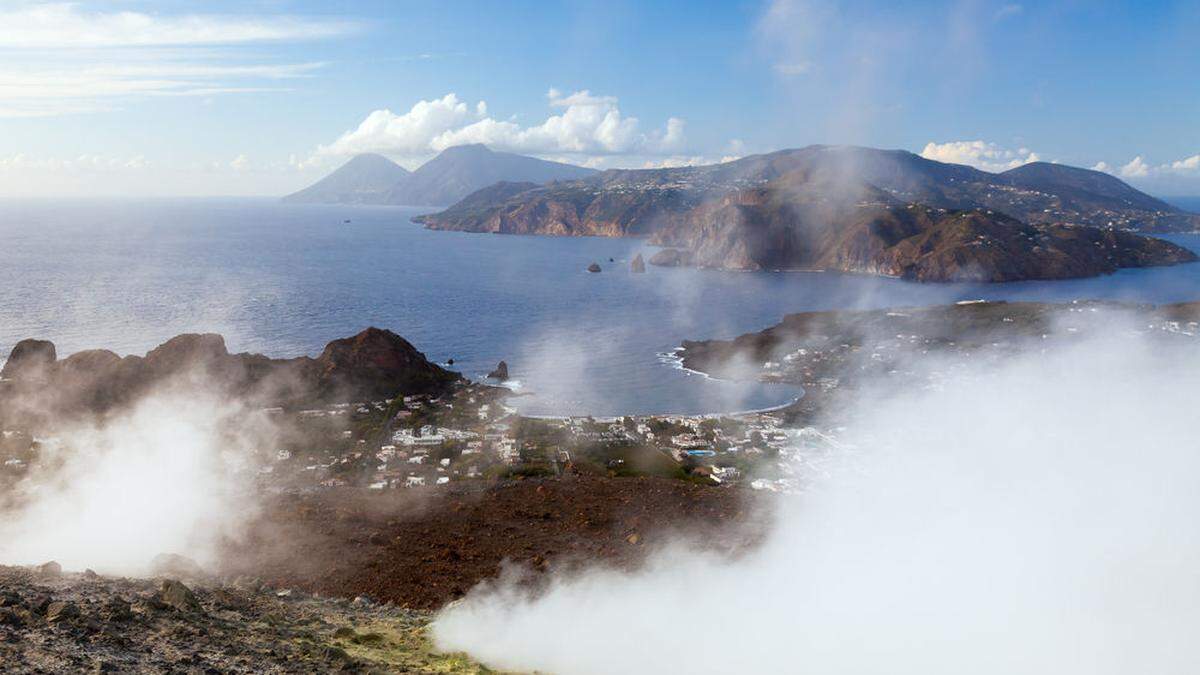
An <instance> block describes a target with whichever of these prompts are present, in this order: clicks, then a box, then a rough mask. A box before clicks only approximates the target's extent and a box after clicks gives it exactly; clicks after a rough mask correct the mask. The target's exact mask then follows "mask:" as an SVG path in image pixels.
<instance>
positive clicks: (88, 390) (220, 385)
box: [0, 328, 461, 414]
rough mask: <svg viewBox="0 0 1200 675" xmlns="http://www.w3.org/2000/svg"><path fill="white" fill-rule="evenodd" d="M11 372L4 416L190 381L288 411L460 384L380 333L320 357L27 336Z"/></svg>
mask: <svg viewBox="0 0 1200 675" xmlns="http://www.w3.org/2000/svg"><path fill="white" fill-rule="evenodd" d="M5 373H6V376H5V380H6V381H5V382H4V385H5V387H4V388H3V389H0V413H3V412H11V411H12V409H14V407H16V406H18V405H20V406H26V405H29V406H33V407H36V408H38V409H41V410H43V411H48V412H52V413H56V414H68V413H74V412H104V411H107V410H109V409H111V408H113V407H117V406H120V405H122V404H125V403H128V402H131V401H135V400H137V399H138V398H140V397H141V396H142V395H144V394H145V393H147V392H148V391H150V390H151V389H152V388H154V387H157V386H160V385H163V384H170V383H177V382H180V381H183V380H191V381H194V382H197V383H202V384H203V385H204V386H206V387H214V388H216V389H217V390H218V391H220V392H222V393H223V394H227V395H229V396H236V397H239V398H241V399H244V400H246V401H247V402H248V403H252V404H256V405H263V406H276V405H284V406H287V405H301V404H306V403H311V402H336V401H361V400H378V399H383V398H388V397H392V396H396V395H402V394H403V395H406V394H417V393H422V394H424V393H439V392H441V391H443V390H445V389H446V388H447V387H449V386H450V385H451V384H453V383H454V382H456V381H458V380H460V379H461V376H460V375H459V374H457V373H454V372H451V371H448V370H444V369H442V368H440V367H439V366H437V365H436V364H433V363H431V362H430V361H429V360H427V359H426V358H425V356H424V355H423V354H422V353H421V352H419V351H417V349H416V348H415V347H413V345H412V344H410V343H409V342H408V341H407V340H405V339H404V338H402V337H400V336H399V335H396V334H395V333H393V332H391V331H388V330H381V329H378V328H368V329H366V330H364V331H362V332H361V333H359V334H358V335H355V336H353V337H349V338H344V339H341V340H334V341H333V342H330V343H329V344H328V345H327V346H326V347H325V349H324V351H323V352H322V353H321V355H320V356H318V357H317V358H315V359H314V358H310V357H307V356H302V357H299V358H294V359H272V358H268V357H266V356H263V355H261V354H230V353H229V351H228V350H227V349H226V347H225V340H224V339H223V338H222V337H221V336H220V335H215V334H211V333H210V334H187V335H179V336H176V337H174V338H171V339H170V340H168V341H167V342H165V343H163V344H162V345H160V346H158V347H156V348H155V349H153V350H151V351H150V352H148V353H147V354H146V355H145V356H126V357H120V356H117V355H116V354H114V353H113V352H110V351H103V350H92V351H84V352H79V353H77V354H73V355H71V356H69V357H67V358H65V359H61V360H59V359H56V358H55V349H54V345H53V344H51V343H49V342H44V341H30V340H26V341H23V342H21V343H18V345H17V347H15V348H14V349H13V352H12V355H10V357H9V360H8V363H7V364H6V365H5ZM10 375H11V377H9V376H10Z"/></svg>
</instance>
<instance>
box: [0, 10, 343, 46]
mask: <svg viewBox="0 0 1200 675" xmlns="http://www.w3.org/2000/svg"><path fill="white" fill-rule="evenodd" d="M0 26H3V27H4V29H3V30H0V48H17V49H34V48H37V49H79V48H96V47H99V48H107V47H152V46H172V45H175V46H178V45H227V44H238V43H252V42H271V41H275V42H278V41H291V40H307V39H317V38H327V37H333V36H337V35H343V34H346V33H349V32H352V31H354V30H356V29H357V28H358V25H357V24H355V23H353V22H348V21H338V20H329V19H327V18H321V19H316V18H312V19H309V18H304V17H297V16H220V15H204V14H192V15H182V16H160V15H158V14H144V13H141V12H133V11H119V12H85V11H82V10H81V9H80V7H79V5H77V4H75V3H40V4H32V5H25V6H20V7H18V8H17V9H11V10H8V11H0Z"/></svg>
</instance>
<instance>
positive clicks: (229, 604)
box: [0, 563, 491, 674]
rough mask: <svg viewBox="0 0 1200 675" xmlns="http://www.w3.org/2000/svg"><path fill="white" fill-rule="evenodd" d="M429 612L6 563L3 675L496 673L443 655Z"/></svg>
mask: <svg viewBox="0 0 1200 675" xmlns="http://www.w3.org/2000/svg"><path fill="white" fill-rule="evenodd" d="M430 618H431V616H430V615H429V614H428V613H426V612H420V611H414V610H409V609H402V608H398V607H395V606H392V605H380V604H376V603H374V602H372V601H371V600H369V599H366V598H358V599H355V600H349V599H326V598H320V597H314V596H309V595H306V594H303V593H300V592H297V591H293V590H291V589H271V588H267V587H264V586H262V584H261V583H260V582H258V581H257V580H254V579H250V578H243V579H236V580H219V579H216V578H208V579H203V578H195V579H187V580H186V583H185V582H184V581H181V580H179V579H178V578H173V577H160V578H156V579H126V578H117V577H104V576H99V575H96V574H93V573H90V572H85V573H82V574H64V573H63V572H62V571H61V569H59V568H58V567H57V564H56V563H47V564H46V565H43V566H41V567H39V568H18V567H0V670H3V671H4V672H5V673H83V672H94V673H166V672H170V673H305V674H307V673H323V672H421V673H483V672H491V671H488V670H487V669H485V668H483V667H481V666H479V665H477V664H474V663H472V662H471V661H470V660H469V659H468V658H466V657H465V656H462V655H454V654H437V653H435V652H434V650H433V648H432V645H431V644H430V642H429V640H428V638H427V637H426V633H425V629H426V626H427V625H428V623H429V621H430Z"/></svg>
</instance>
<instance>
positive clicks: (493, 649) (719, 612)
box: [434, 340, 1200, 675]
mask: <svg viewBox="0 0 1200 675" xmlns="http://www.w3.org/2000/svg"><path fill="white" fill-rule="evenodd" d="M1197 356H1200V354H1197V352H1196V349H1195V347H1193V346H1181V347H1180V348H1179V349H1178V350H1166V351H1164V350H1162V349H1153V350H1152V349H1146V348H1143V347H1140V346H1137V345H1133V344H1131V342H1130V341H1126V340H1121V341H1119V342H1106V343H1103V344H1098V343H1091V344H1086V345H1077V346H1075V347H1072V348H1070V349H1069V350H1065V351H1060V352H1056V353H1049V354H1035V355H1030V356H1027V357H1023V358H1021V359H1015V360H1013V361H1012V362H1010V363H1007V364H1005V365H1003V366H1002V367H1000V368H998V369H991V370H986V369H984V368H983V367H980V368H977V369H975V370H976V371H977V372H972V373H966V374H964V375H963V376H962V377H958V376H956V377H955V378H953V380H951V381H948V382H946V383H945V386H944V387H942V388H941V389H940V390H938V391H915V390H895V389H893V390H892V391H891V392H880V394H882V395H879V396H867V397H865V398H864V399H863V401H862V403H861V407H860V408H859V409H858V411H857V414H855V415H853V416H852V418H853V420H854V423H853V427H852V429H853V430H852V431H851V432H849V434H850V436H851V437H847V438H844V439H843V440H845V441H847V442H848V443H850V444H852V445H853V446H854V447H857V448H858V449H859V452H858V453H857V454H856V455H855V461H854V462H852V463H847V465H846V468H845V469H844V470H842V471H841V472H839V474H838V475H837V476H836V477H835V478H834V479H833V480H831V481H829V482H828V483H827V484H824V485H822V486H820V487H817V488H815V489H812V490H810V491H809V492H807V493H806V494H804V495H803V496H799V497H788V498H784V499H783V501H782V502H781V503H780V505H779V513H778V514H777V516H778V517H777V526H776V529H775V531H774V532H773V534H772V536H771V537H770V538H769V539H768V541H767V543H766V544H765V545H764V546H763V547H762V548H761V549H759V550H757V551H755V552H754V553H752V554H750V555H748V556H746V557H744V558H742V559H740V560H738V561H737V562H728V561H725V560H722V559H719V558H717V557H714V556H710V555H706V554H703V553H696V552H689V551H687V550H686V549H681V548H672V549H670V550H666V551H662V552H661V553H660V554H658V555H656V556H655V557H654V558H653V559H652V560H651V562H650V564H649V566H648V567H647V568H646V569H644V570H643V571H641V572H638V573H634V574H624V573H619V572H613V571H604V570H596V571H592V572H589V573H585V574H583V575H579V576H573V577H568V578H559V579H557V580H556V581H555V582H554V583H553V585H552V586H551V588H550V589H549V590H548V591H547V592H545V593H543V594H541V595H538V596H537V597H533V598H531V597H530V596H528V595H527V594H525V593H524V592H523V591H521V590H518V589H517V587H516V586H514V585H511V584H506V583H501V584H497V585H492V586H487V587H480V588H478V589H476V590H475V591H473V592H472V593H471V594H469V595H468V597H467V598H466V599H465V600H464V601H463V602H461V603H459V604H456V605H452V606H451V607H449V608H447V609H446V610H444V611H443V612H442V614H441V615H440V616H439V618H438V620H437V621H436V623H435V625H434V635H435V638H436V641H437V643H438V645H439V646H440V647H441V648H443V649H447V650H464V651H467V652H469V653H471V654H472V655H474V656H476V657H478V658H480V659H482V660H483V661H484V662H485V663H487V664H488V665H490V666H494V667H498V668H512V669H537V670H540V671H549V672H556V673H612V672H622V673H661V672H680V673H682V672H686V673H731V672H743V673H749V672H753V673H813V674H824V673H839V674H858V673H863V674H865V673H871V674H878V673H912V674H919V675H935V674H951V673H953V674H959V673H977V674H987V673H1005V674H1011V673H1024V674H1047V675H1050V674H1053V675H1060V674H1064V673H1088V674H1097V673H1099V674H1104V673H1113V674H1116V673H1132V672H1153V673H1171V674H1174V673H1179V674H1182V673H1194V672H1200V641H1197V640H1195V639H1194V637H1195V636H1194V633H1195V627H1196V626H1198V625H1200V528H1197V526H1196V517H1197V514H1200V489H1198V486H1200V451H1198V449H1197V448H1198V445H1200V444H1197V442H1196V438H1197V436H1196V434H1197V431H1196V426H1195V419H1196V411H1197V410H1198V409H1200V369H1197V368H1196V366H1197V364H1198V363H1200V359H1197ZM893 386H895V383H893Z"/></svg>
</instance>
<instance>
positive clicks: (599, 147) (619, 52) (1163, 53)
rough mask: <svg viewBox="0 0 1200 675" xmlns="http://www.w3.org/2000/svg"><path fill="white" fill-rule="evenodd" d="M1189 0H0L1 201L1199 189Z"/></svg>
mask: <svg viewBox="0 0 1200 675" xmlns="http://www.w3.org/2000/svg"><path fill="white" fill-rule="evenodd" d="M1197 35H1200V3H1197V2H1195V1H1194V0H1190V1H1183V2H1154V1H1147V2H1128V3H1115V2H1086V1H1084V0H1063V1H1050V2H1037V3H1034V2H1006V1H1003V0H997V1H990V0H950V1H944V2H942V1H928V2H922V1H915V2H905V3H892V2H854V3H849V2H847V3H839V2H836V1H835V0H811V1H809V0H730V1H727V2H704V1H703V0H692V1H690V2H674V1H667V0H663V1H660V2H636V1H628V2H626V1H623V0H606V1H603V2H599V1H597V2H589V1H581V2H563V3H558V2H548V1H542V2H526V1H524V0H509V1H507V2H504V3H494V2H479V3H472V2H457V1H454V0H442V1H430V2H425V1H420V0H392V1H380V2H373V1H371V0H360V1H358V2H353V3H340V2H339V3H326V2H306V1H298V0H297V1H292V0H249V1H246V0H243V1H242V2H222V1H219V0H213V1H205V2H193V1H187V0H159V1H157V2H148V1H143V0H110V1H108V2H99V1H87V0H83V1H80V2H73V3H57V2H56V3H46V2H30V1H26V0H0V196H5V197H27V196H43V197H44V196H94V195H106V196H107V195H112V196H135V197H137V196H172V195H277V194H284V193H287V192H291V191H293V190H296V189H299V188H301V187H303V186H305V185H307V184H308V183H310V182H312V181H313V180H315V179H317V178H319V177H320V176H322V175H324V174H325V173H327V172H328V171H330V170H332V169H333V168H336V167H337V166H338V165H340V164H341V163H342V162H344V161H346V159H348V158H349V157H351V156H353V155H354V154H356V153H359V152H380V153H383V154H386V155H388V156H389V157H391V158H392V159H394V160H396V161H397V162H399V163H401V164H403V165H404V166H406V167H408V168H415V167H417V166H419V165H420V164H421V163H422V162H423V161H426V160H427V159H429V158H430V157H432V156H434V155H435V154H436V153H437V152H439V151H440V150H442V149H444V148H446V147H449V146H451V145H456V144H460V143H468V142H481V143H486V144H488V145H490V146H491V147H493V148H495V149H498V150H508V151H513V152H520V153H523V154H529V155H536V156H539V157H545V158H549V159H557V160H561V161H567V162H572V163H576V164H582V165H587V166H594V167H599V168H609V167H644V166H669V165H681V164H688V163H707V162H716V161H723V160H728V159H730V158H735V157H740V156H745V155H748V154H754V153H759V152H768V151H772V150H777V149H781V148H787V147H800V146H804V145H808V144H812V143H850V144H859V145H869V146H873V147H883V148H903V149H907V150H911V151H913V152H916V153H919V154H922V155H924V156H926V157H930V158H932V159H938V160H941V161H951V162H959V163H965V164H972V165H974V166H977V167H980V168H983V169H987V170H993V171H995V170H1003V169H1006V168H1009V167H1012V166H1017V165H1020V164H1022V163H1024V162H1029V161H1037V160H1042V161H1054V162H1062V163H1067V164H1072V165H1077V166H1085V167H1090V168H1097V169H1099V170H1103V171H1108V172H1110V173H1113V174H1114V175H1117V176H1119V177H1121V178H1123V179H1125V180H1127V181H1129V182H1130V183H1132V184H1133V185H1135V186H1137V187H1139V188H1142V189H1144V190H1147V191H1149V192H1151V193H1153V194H1158V195H1198V194H1200V41H1198V40H1197V39H1196V36H1197Z"/></svg>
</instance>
